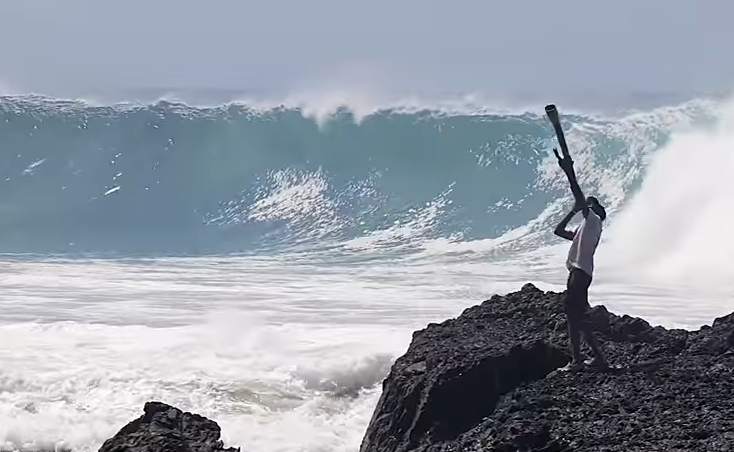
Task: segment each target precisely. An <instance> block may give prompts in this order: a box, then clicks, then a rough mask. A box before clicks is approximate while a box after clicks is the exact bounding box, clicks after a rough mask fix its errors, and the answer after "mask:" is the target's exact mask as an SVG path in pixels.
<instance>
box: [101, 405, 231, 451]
mask: <svg viewBox="0 0 734 452" xmlns="http://www.w3.org/2000/svg"><path fill="white" fill-rule="evenodd" d="M143 411H144V414H143V415H142V416H141V417H140V418H138V419H136V420H134V421H132V422H130V423H129V424H127V425H126V426H125V427H123V428H122V429H121V430H120V431H119V432H118V433H117V434H116V435H115V436H114V437H112V438H110V439H108V440H107V441H105V442H104V444H103V445H102V447H101V448H100V449H99V450H100V452H239V448H225V447H224V445H223V443H222V441H221V440H220V435H221V430H220V428H219V425H217V423H216V422H214V421H212V420H209V419H207V418H205V417H202V416H199V415H198V414H192V413H184V412H182V411H181V410H179V409H178V408H174V407H172V406H169V405H166V404H164V403H160V402H148V403H146V404H145V407H144V410H143Z"/></svg>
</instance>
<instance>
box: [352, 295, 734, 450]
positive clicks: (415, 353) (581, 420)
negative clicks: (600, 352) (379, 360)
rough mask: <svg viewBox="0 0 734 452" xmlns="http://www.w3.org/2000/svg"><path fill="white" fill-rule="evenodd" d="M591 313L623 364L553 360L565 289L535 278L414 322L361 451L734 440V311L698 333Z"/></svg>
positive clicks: (720, 443)
mask: <svg viewBox="0 0 734 452" xmlns="http://www.w3.org/2000/svg"><path fill="white" fill-rule="evenodd" d="M590 316H591V321H592V323H593V324H594V328H595V330H596V331H597V337H598V339H599V341H600V343H601V344H602V346H603V347H604V350H605V352H606V354H607V357H608V359H609V361H610V362H611V363H612V364H616V365H620V366H622V367H621V368H620V369H617V370H614V371H610V372H600V371H594V370H584V371H581V372H576V373H567V372H559V371H557V370H556V369H558V368H559V367H561V366H564V365H565V364H566V363H568V362H569V360H570V355H569V351H568V339H567V334H566V319H565V316H564V314H563V310H562V303H561V294H558V293H552V292H542V291H540V290H538V289H537V288H536V287H534V286H532V285H530V284H528V285H526V286H524V287H523V288H522V290H521V291H519V292H515V293H511V294H508V295H506V296H494V297H492V298H491V299H490V300H487V301H485V302H484V303H482V304H481V305H479V306H474V307H472V308H469V309H467V310H465V311H464V312H463V313H462V315H461V316H459V317H458V318H456V319H451V320H447V321H445V322H443V323H441V324H430V325H428V327H427V328H426V329H424V330H422V331H418V332H416V333H414V335H413V340H412V342H411V344H410V347H409V348H408V351H407V352H406V353H405V355H403V356H402V357H400V358H399V359H397V360H396V362H395V364H394V365H393V367H392V370H391V372H390V374H389V375H388V377H387V378H386V380H385V381H384V382H383V392H382V396H381V398H380V401H379V402H378V404H377V407H376V409H375V412H374V414H373V417H372V420H371V422H370V425H369V427H368V429H367V432H366V435H365V437H364V440H363V442H362V447H361V452H408V451H421V452H448V451H497V452H515V451H536V452H541V451H542V452H561V451H563V452H581V451H589V452H591V451H594V452H605V451H609V452H611V451H628V452H631V451H645V452H652V451H666V452H671V451H731V450H734V314H732V315H729V316H727V317H723V318H720V319H716V320H715V321H714V323H713V325H712V326H706V327H703V328H701V329H700V330H699V331H693V332H689V331H684V330H666V329H665V328H662V327H652V326H650V325H649V324H648V323H647V322H646V321H644V320H642V319H638V318H633V317H629V316H622V317H620V316H616V315H614V314H612V313H609V312H608V311H607V310H606V309H605V308H604V307H603V306H597V307H595V308H593V309H592V312H591V315H590ZM586 353H587V355H588V354H589V351H588V349H587V350H586Z"/></svg>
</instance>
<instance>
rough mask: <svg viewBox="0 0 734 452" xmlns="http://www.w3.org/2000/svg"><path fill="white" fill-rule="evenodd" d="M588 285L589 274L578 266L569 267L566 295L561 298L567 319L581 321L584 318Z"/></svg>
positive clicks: (587, 298)
mask: <svg viewBox="0 0 734 452" xmlns="http://www.w3.org/2000/svg"><path fill="white" fill-rule="evenodd" d="M589 286H591V276H589V275H588V274H587V273H586V272H585V271H583V270H579V269H578V268H573V269H571V271H570V272H569V273H568V282H567V285H566V297H565V298H564V299H563V304H564V308H565V310H566V315H567V316H568V320H569V321H571V322H572V321H581V320H583V319H584V318H585V316H586V311H587V310H588V309H589Z"/></svg>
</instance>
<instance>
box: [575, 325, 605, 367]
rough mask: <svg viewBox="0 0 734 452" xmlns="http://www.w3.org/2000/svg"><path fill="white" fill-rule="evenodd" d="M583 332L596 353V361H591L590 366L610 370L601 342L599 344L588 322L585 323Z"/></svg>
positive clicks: (582, 328)
mask: <svg viewBox="0 0 734 452" xmlns="http://www.w3.org/2000/svg"><path fill="white" fill-rule="evenodd" d="M581 330H582V331H583V333H584V339H586V343H587V344H589V347H590V348H591V351H592V352H593V353H594V359H593V360H591V363H590V364H592V365H594V366H596V367H600V368H604V369H605V368H608V367H609V364H608V363H607V359H606V358H605V357H604V352H603V351H602V350H601V347H600V346H599V342H597V340H596V337H594V332H593V331H592V330H591V326H590V325H589V324H588V323H587V322H584V323H583V325H582V327H581Z"/></svg>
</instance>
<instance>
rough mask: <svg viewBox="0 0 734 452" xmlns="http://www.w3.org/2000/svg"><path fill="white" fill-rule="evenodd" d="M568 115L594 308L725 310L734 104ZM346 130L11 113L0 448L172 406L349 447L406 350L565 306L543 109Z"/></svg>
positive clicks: (433, 111) (385, 115)
mask: <svg viewBox="0 0 734 452" xmlns="http://www.w3.org/2000/svg"><path fill="white" fill-rule="evenodd" d="M559 109H560V112H561V115H562V119H563V124H564V127H565V129H566V131H567V139H568V143H569V147H570V149H571V152H572V154H573V156H574V160H575V161H576V168H577V173H578V176H579V179H580V181H581V183H582V188H583V189H584V190H585V191H586V192H587V193H588V194H594V195H596V196H597V197H598V198H599V199H600V200H601V201H602V203H604V204H605V205H606V206H607V211H608V214H609V216H608V221H607V224H606V225H605V231H604V233H603V238H602V243H601V245H600V247H599V251H598V253H597V271H596V276H595V282H594V284H593V286H592V290H591V298H592V300H591V301H592V304H596V303H604V304H605V305H606V306H607V307H608V308H609V309H610V310H612V311H615V312H617V313H625V314H630V315H635V316H642V317H645V318H646V319H648V320H649V321H650V322H651V323H654V324H661V325H664V326H667V327H686V328H696V327H698V326H700V325H702V324H705V323H710V322H711V321H712V320H713V318H714V317H716V316H719V315H723V314H726V313H728V312H731V311H732V310H734V300H732V297H731V296H730V294H731V293H732V291H733V290H734V283H733V281H734V266H732V265H730V260H729V259H730V256H731V255H732V254H733V253H734V238H733V237H732V236H731V234H730V233H729V229H730V228H729V220H730V219H732V217H733V216H734V214H732V213H730V212H731V211H732V210H731V201H730V198H731V193H732V189H734V178H732V177H731V175H730V174H731V170H730V168H732V167H734V153H733V152H732V149H734V103H732V102H731V101H729V100H726V99H696V100H692V101H689V102H685V103H681V104H678V105H669V106H665V107H659V108H651V109H647V110H644V111H631V112H627V113H623V114H615V115H611V114H610V115H602V114H591V113H584V112H582V111H566V110H564V107H563V105H559ZM358 110H359V109H356V108H350V107H348V106H344V107H339V108H328V109H325V110H324V109H318V108H316V109H312V108H311V109H310V108H305V107H302V106H288V105H287V104H285V105H274V106H273V105H262V104H257V103H254V102H244V101H243V102H231V103H227V104H223V105H219V106H196V105H190V104H186V103H184V102H177V101H171V100H159V101H156V102H151V103H142V104H141V103H138V104H135V103H116V104H104V103H93V102H89V101H77V100H63V99H51V98H47V97H42V96H30V95H23V96H4V97H0V252H2V256H0V270H1V271H2V286H1V289H2V290H0V312H2V315H1V316H0V450H37V449H41V448H43V449H46V450H48V449H53V448H55V447H70V448H72V449H74V450H79V451H91V450H96V449H97V448H98V447H99V446H100V445H101V443H102V442H103V441H104V440H105V439H107V438H109V437H110V436H112V435H114V434H115V433H116V432H117V431H118V430H119V429H120V428H121V427H122V426H123V425H125V424H126V423H127V422H128V421H130V420H132V419H134V418H136V417H138V416H139V415H140V413H141V410H142V406H143V404H144V403H145V402H146V401H149V400H160V401H163V402H166V403H169V404H172V405H175V406H177V407H179V408H182V409H184V410H190V411H194V412H196V413H199V414H202V415H204V416H207V417H210V418H211V419H214V420H216V421H217V422H218V423H219V424H220V426H221V427H222V434H223V438H224V440H225V442H226V443H227V444H231V445H236V446H241V447H242V448H243V450H247V451H255V452H257V451H282V452H294V451H303V452H316V451H318V452H341V451H345V452H346V451H349V452H354V451H356V450H358V448H359V443H360V441H361V439H362V435H363V433H364V430H365V428H366V426H367V423H368V422H369V419H370V416H371V414H372V410H373V408H374V406H375V404H376V401H377V399H378V397H379V395H380V388H381V382H382V379H383V378H384V377H385V376H386V375H387V373H388V372H389V369H390V365H391V363H392V361H393V360H394V359H395V358H396V357H397V356H399V355H400V354H402V353H403V352H404V351H405V349H406V348H407V346H408V344H409V342H410V338H411V334H412V332H413V331H415V330H417V329H421V328H423V327H425V326H426V324H427V323H430V322H439V321H443V320H445V319H446V318H449V317H452V316H456V315H458V314H460V313H461V311H462V310H463V309H465V308H467V307H469V306H471V305H473V304H476V303H478V302H481V301H483V300H485V299H487V298H489V297H490V296H491V295H493V294H495V293H499V294H503V293H506V292H509V291H513V290H517V289H519V288H520V287H521V286H522V285H523V284H525V283H527V282H532V283H534V284H536V285H537V286H538V287H540V288H542V289H544V290H562V289H563V287H564V284H565V273H566V271H565V269H564V266H563V265H564V260H565V253H566V251H567V246H568V244H567V243H563V242H561V240H560V239H558V238H556V237H555V236H553V234H552V229H553V227H554V225H555V223H556V222H557V221H558V220H559V219H560V218H561V217H562V216H563V214H564V213H565V211H566V209H568V208H570V207H571V204H572V200H571V196H570V193H569V191H568V188H567V185H566V184H567V183H566V180H565V177H564V176H563V174H562V172H561V171H560V170H559V169H558V167H557V165H556V162H555V159H554V157H553V155H552V152H551V149H552V146H554V144H555V142H554V135H553V130H552V128H551V126H550V124H549V123H548V122H547V121H546V120H545V118H544V117H543V105H538V106H537V108H534V109H527V111H516V112H511V111H499V110H493V109H491V108H486V107H480V108H476V107H472V108H468V107H456V106H451V107H447V106H430V107H429V106H421V105H417V106H416V105H392V106H390V107H385V108H373V109H369V110H368V111H358Z"/></svg>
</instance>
